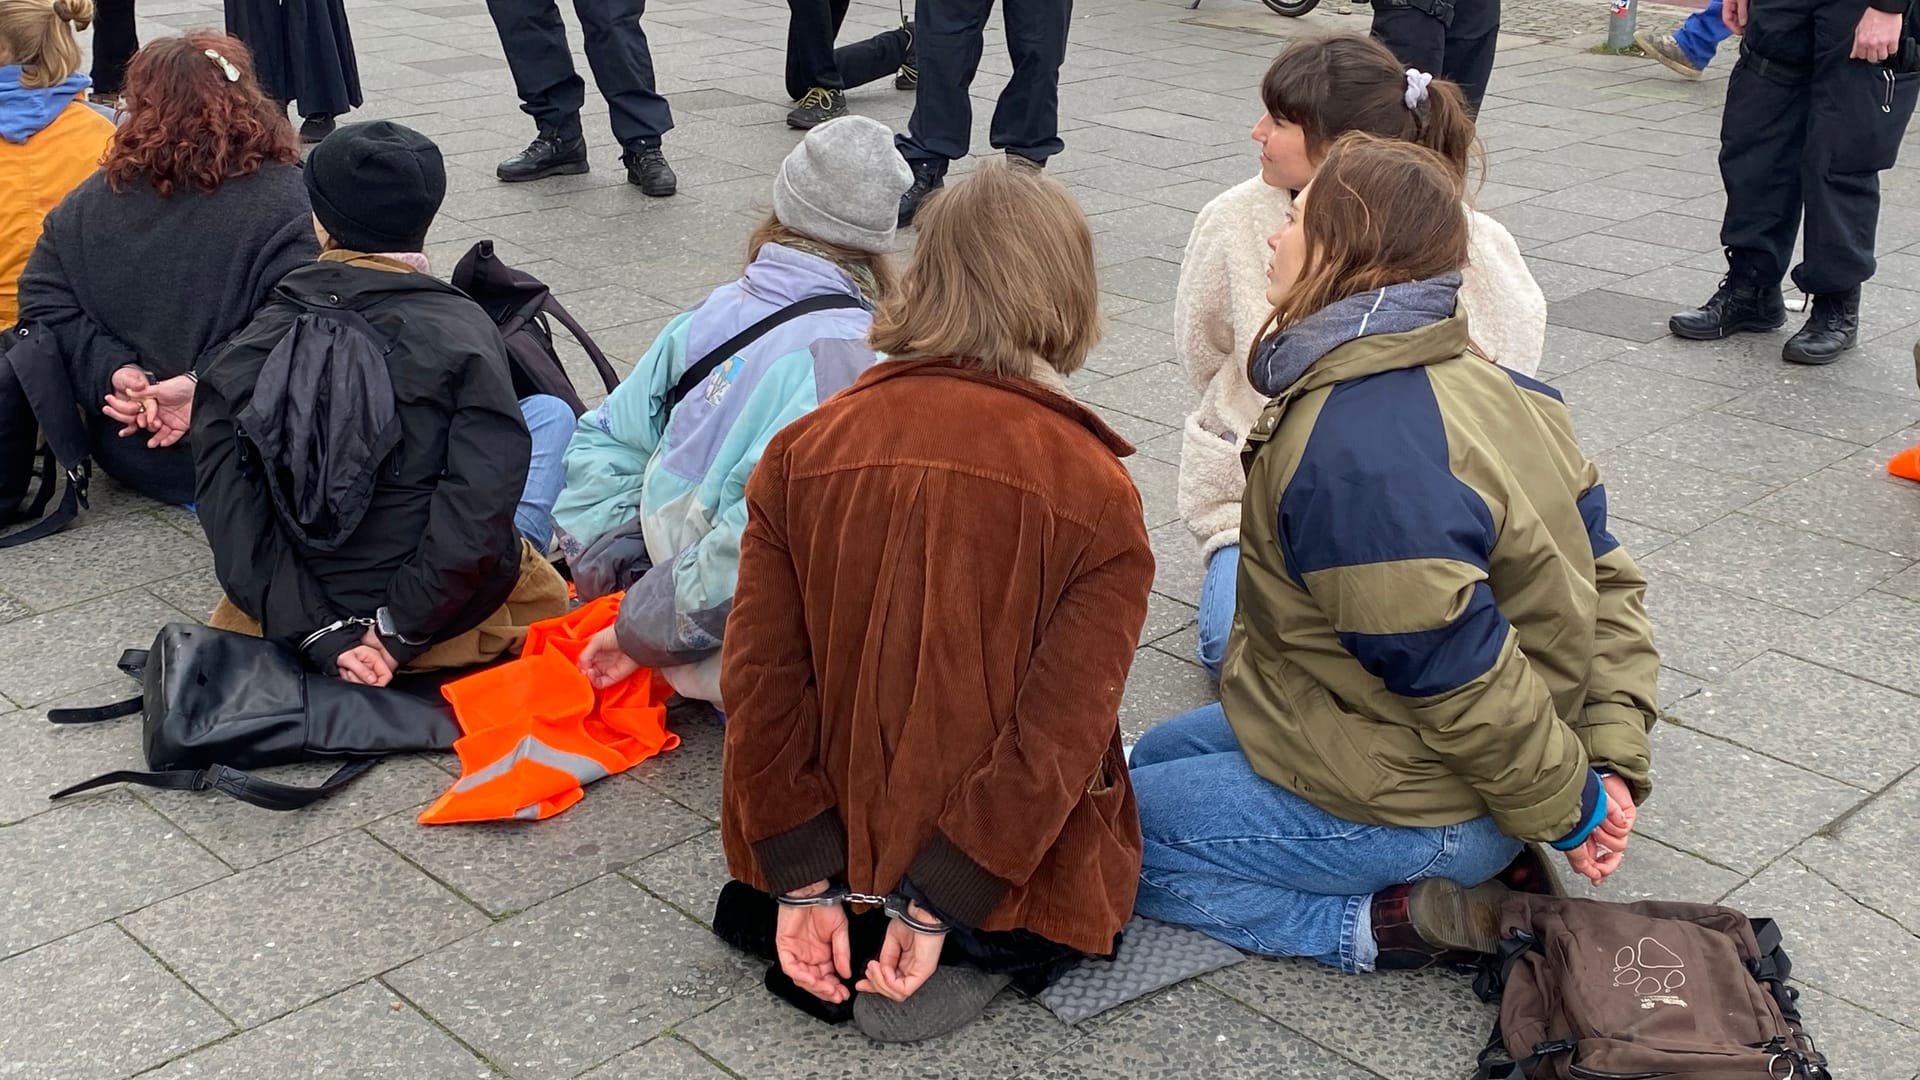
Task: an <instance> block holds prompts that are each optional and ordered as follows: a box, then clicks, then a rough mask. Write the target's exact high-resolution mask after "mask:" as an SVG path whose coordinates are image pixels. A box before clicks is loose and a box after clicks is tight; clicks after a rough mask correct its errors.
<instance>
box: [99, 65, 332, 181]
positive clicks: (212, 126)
mask: <svg viewBox="0 0 1920 1080" xmlns="http://www.w3.org/2000/svg"><path fill="white" fill-rule="evenodd" d="M209 49H211V50H213V51H214V52H216V53H218V54H219V56H220V59H215V58H214V57H210V56H208V55H207V50H209ZM223 60H224V63H222V61H223ZM229 70H231V71H232V72H234V73H237V74H238V75H239V78H237V79H230V78H228V72H229ZM123 94H124V103H123V105H122V109H123V110H124V112H125V114H126V115H125V118H124V120H123V121H122V123H121V124H120V130H119V131H118V132H116V133H115V134H114V137H113V142H112V143H110V144H109V145H108V147H107V154H106V157H105V158H104V159H103V160H102V161H101V163H100V164H101V167H102V168H103V169H104V170H105V171H106V174H107V185H108V186H109V187H111V188H112V189H113V190H115V191H127V190H129V189H131V188H134V187H136V186H139V185H142V184H145V185H150V186H151V187H152V188H153V190H155V191H157V192H159V193H160V194H161V195H165V196H171V195H173V194H174V193H175V192H177V191H186V190H189V189H191V190H195V191H213V190H215V189H216V188H218V187H219V186H220V185H221V184H223V183H225V182H226V181H228V180H232V179H234V178H235V177H241V176H251V175H253V174H254V173H256V172H259V171H260V167H261V166H262V165H265V164H266V163H268V162H278V163H280V164H282V165H292V164H294V163H296V162H298V161H299V160H300V147H299V143H298V142H296V141H295V139H294V134H293V125H292V124H290V123H288V122H287V116H286V109H285V106H282V105H278V104H276V103H275V102H274V100H273V99H272V98H269V97H268V96H267V95H266V94H265V93H264V92H262V91H261V89H260V83H259V81H258V80H256V79H255V78H254V76H253V55H252V54H251V53H249V52H248V51H247V47H246V46H245V45H242V44H241V43H240V42H239V40H238V39H236V38H231V37H228V36H227V35H225V34H220V33H215V32H214V31H212V30H195V31H192V32H190V33H187V34H184V35H182V36H180V37H166V38H157V39H155V40H153V41H150V42H148V43H147V45H146V47H145V48H142V49H141V50H140V51H139V52H137V53H135V54H134V56H133V62H132V63H130V64H128V65H127V78H126V83H125V84H124V87H123Z"/></svg>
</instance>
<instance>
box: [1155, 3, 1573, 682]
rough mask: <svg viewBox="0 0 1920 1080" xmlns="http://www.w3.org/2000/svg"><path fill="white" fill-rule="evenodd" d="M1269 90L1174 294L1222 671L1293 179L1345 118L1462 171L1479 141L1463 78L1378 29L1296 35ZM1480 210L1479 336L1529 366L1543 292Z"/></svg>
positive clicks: (1186, 503) (1467, 284)
mask: <svg viewBox="0 0 1920 1080" xmlns="http://www.w3.org/2000/svg"><path fill="white" fill-rule="evenodd" d="M1260 93H1261V97H1262V98H1263V99H1264V102H1265V106H1266V111H1265V112H1264V113H1262V114H1261V117H1260V122H1259V123H1258V124H1256V125H1254V128H1253V141H1254V142H1255V143H1258V144H1259V146H1260V174H1259V175H1258V176H1255V177H1254V178H1252V179H1251V180H1248V181H1246V182H1244V183H1242V184H1239V185H1238V186H1236V187H1232V188H1229V189H1227V191H1225V192H1223V193H1222V194H1221V195H1219V196H1218V197H1217V198H1215V199H1214V200H1213V201H1212V202H1210V203H1208V204H1207V205H1206V207H1205V208H1203V209H1202V210H1201V211H1200V216H1199V217H1198V218H1196V219H1195V220H1194V224H1193V234H1192V236H1191V238H1189V239H1188V241H1187V251H1186V257H1185V258H1184V260H1183V261H1182V262H1181V264H1180V288H1179V291H1178V293H1177V294H1176V295H1175V297H1174V330H1173V341H1174V351H1175V352H1176V353H1177V354H1179V357H1180V360H1181V362H1182V363H1183V364H1184V365H1185V366H1186V369H1187V375H1188V377H1189V378H1190V379H1191V380H1192V381H1193V384H1194V388H1195V389H1196V390H1198V391H1199V392H1200V404H1199V406H1198V407H1197V408H1196V409H1194V411H1193V412H1192V413H1191V414H1190V415H1188V417H1187V422H1186V427H1185V432H1184V435H1183V437H1182V441H1181V452H1180V485H1179V489H1178V499H1179V508H1180V516H1181V517H1182V518H1183V519H1185V521H1186V523H1187V528H1188V529H1189V530H1191V531H1192V533H1193V536H1194V539H1195V540H1196V541H1197V542H1198V543H1199V545H1200V552H1201V555H1200V557H1201V559H1202V561H1203V562H1204V564H1205V566H1206V579H1205V584H1204V586H1203V587H1202V589H1201V593H1200V616H1199V617H1200V644H1199V654H1200V662H1201V663H1202V664H1204V665H1206V667H1207V669H1208V670H1209V671H1211V672H1213V673H1214V674H1215V675H1218V674H1219V673H1220V660H1221V656H1222V655H1223V653H1224V652H1225V649H1226V644H1227V629H1228V627H1229V626H1230V625H1232V622H1233V588H1234V579H1235V568H1236V567H1237V566H1238V565H1239V562H1240V539H1239V525H1240V496H1241V493H1242V492H1243V491H1245V490H1246V474H1245V473H1244V472H1242V471H1241V468H1240V444H1241V441H1242V440H1243V439H1244V438H1245V437H1246V434H1247V431H1248V429H1250V428H1251V427H1252V426H1253V420H1254V417H1256V416H1258V415H1260V410H1261V408H1262V407H1263V406H1265V404H1266V395H1264V394H1262V393H1260V392H1259V391H1258V390H1256V389H1254V387H1253V386H1252V384H1250V383H1249V382H1248V381H1247V371H1246V363H1245V360H1246V356H1247V353H1248V351H1249V350H1250V349H1251V348H1252V347H1253V344H1254V337H1255V334H1256V333H1257V332H1258V330H1259V328H1260V325H1261V323H1262V322H1264V321H1265V320H1266V317H1267V315H1268V313H1269V312H1270V311H1271V310H1272V309H1271V306H1270V305H1269V304H1268V303H1267V301H1266V288H1267V281H1266V265H1267V249H1266V238H1267V237H1268V236H1271V235H1273V233H1274V232H1275V230H1277V229H1279V228H1280V223H1281V222H1282V221H1283V220H1285V219H1286V216H1287V207H1288V204H1289V203H1290V202H1291V201H1292V197H1293V196H1292V193H1293V192H1295V191H1299V190H1300V189H1301V188H1304V187H1306V185H1307V182H1308V181H1309V180H1312V179H1313V175H1314V169H1315V168H1316V167H1318V165H1319V164H1320V162H1321V160H1322V159H1324V158H1325V157H1326V155H1327V150H1328V148H1329V147H1330V146H1332V145H1333V141H1334V140H1335V139H1337V138H1339V137H1340V136H1341V135H1343V134H1345V133H1346V132H1349V131H1364V132H1367V133H1369V134H1372V135H1378V136H1380V137H1382V138H1388V139H1403V140H1405V141H1407V142H1416V143H1420V144H1421V145H1423V146H1427V147H1430V148H1432V149H1433V150H1435V151H1438V152H1439V153H1440V154H1441V155H1443V156H1444V157H1445V158H1446V159H1447V163H1448V164H1449V165H1451V166H1452V167H1453V169H1454V171H1455V172H1456V173H1457V174H1458V175H1459V176H1460V177H1461V178H1462V180H1463V181H1464V180H1465V178H1466V176H1467V171H1468V167H1469V164H1470V162H1471V161H1472V159H1473V157H1474V156H1475V145H1476V144H1475V136H1474V126H1473V117H1472V115H1471V114H1470V113H1469V112H1468V111H1467V105H1466V101H1465V99H1463V98H1462V97H1461V96H1460V89H1459V88H1458V87H1456V86H1455V85H1453V84H1452V83H1450V82H1445V81H1443V80H1434V81H1432V82H1431V83H1429V82H1428V81H1427V80H1426V77H1425V76H1420V75H1417V74H1416V73H1411V72H1408V71H1406V70H1405V69H1404V68H1403V66H1402V65H1401V64H1400V62H1399V61H1398V60H1396V59H1394V56H1393V54H1392V53H1391V52H1389V51H1387V48H1386V46H1384V45H1382V44H1380V43H1379V42H1377V41H1374V40H1373V39H1371V38H1365V37H1358V36H1344V37H1332V38H1324V39H1320V40H1304V41H1298V42H1295V43H1293V44H1291V45H1288V46H1287V47H1286V49H1284V50H1282V51H1281V53H1280V56H1279V57H1278V58H1277V59H1276V60H1274V62H1273V66H1272V67H1270V68H1268V69H1267V74H1266V78H1265V79H1264V80H1263V81H1262V82H1261V84H1260ZM1470 219H1471V223H1472V238H1471V240H1470V242H1469V248H1470V251H1471V258H1470V259H1469V260H1468V262H1467V268H1466V270H1465V271H1464V272H1463V277H1464V284H1463V285H1462V287H1461V290H1460V303H1461V306H1463V307H1464V308H1466V310H1467V313H1468V314H1469V315H1470V316H1471V317H1472V318H1473V320H1474V338H1475V340H1476V341H1477V342H1478V344H1479V346H1480V348H1481V349H1482V350H1483V351H1484V352H1485V355H1487V356H1488V357H1490V358H1492V359H1493V360H1494V362H1495V363H1498V364H1500V365H1502V366H1504V367H1508V368H1511V369H1513V370H1515V371H1518V372H1520V373H1521V374H1524V375H1531V374H1533V373H1534V371H1535V370H1536V369H1537V368H1538V367H1539V365H1540V353H1541V350H1542V349H1543V348H1544V347H1545V344H1546V334H1547V301H1546V298H1545V297H1543V296H1542V295H1541V293H1540V287H1539V286H1538V285H1536V284H1534V280H1533V275H1532V274H1530V273H1528V271H1527V264H1526V260H1525V259H1523V258H1522V257H1521V255H1520V247H1519V245H1518V244H1516V243H1514V240H1513V236H1512V235H1511V234H1510V233H1508V232H1507V230H1506V227H1505V226H1503V225H1501V224H1500V223H1499V222H1497V221H1495V220H1494V219H1492V218H1490V217H1488V216H1487V215H1485V214H1481V213H1473V214H1471V215H1470Z"/></svg>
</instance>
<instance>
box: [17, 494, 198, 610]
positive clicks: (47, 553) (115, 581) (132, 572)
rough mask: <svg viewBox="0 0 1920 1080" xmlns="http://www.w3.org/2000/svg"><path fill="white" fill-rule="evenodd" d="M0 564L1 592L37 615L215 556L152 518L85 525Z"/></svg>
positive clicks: (110, 519)
mask: <svg viewBox="0 0 1920 1080" xmlns="http://www.w3.org/2000/svg"><path fill="white" fill-rule="evenodd" d="M6 554H7V557H6V558H5V559H0V592H4V593H6V594H8V595H9V596H12V597H14V598H15V599H18V600H21V601H23V602H25V603H26V604H27V606H28V607H31V608H32V609H33V610H35V611H50V610H52V609H54V608H62V607H68V606H70V605H73V604H77V603H80V602H81V601H83V600H92V599H94V598H96V597H100V596H106V595H108V594H110V593H117V592H120V591H122V590H123V589H125V588H127V587H128V586H130V585H143V584H145V583H147V582H149V581H158V580H160V579H162V578H166V577H171V576H173V575H175V574H180V573H184V572H186V571H188V570H192V569H195V568H196V567H200V566H207V565H211V564H212V562H213V553H212V552H210V551H208V550H207V545H206V542H205V541H204V540H202V541H199V542H195V541H194V540H193V539H191V538H189V537H187V536H184V535H182V534H181V532H180V530H179V529H176V528H174V527H173V526H172V525H169V524H167V523H166V522H164V521H161V520H160V519H159V518H157V517H155V516H153V515H152V514H121V515H118V516H115V517H108V518H94V519H90V520H87V521H86V522H85V523H84V524H82V525H81V526H80V527H79V528H77V529H71V530H68V531H67V532H64V533H61V534H60V538H59V539H58V540H55V541H53V542H52V543H37V544H29V545H27V546H25V547H21V548H18V549H15V550H12V551H9V552H7V553H6Z"/></svg>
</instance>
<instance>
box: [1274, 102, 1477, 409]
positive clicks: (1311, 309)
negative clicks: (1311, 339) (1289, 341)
mask: <svg viewBox="0 0 1920 1080" xmlns="http://www.w3.org/2000/svg"><path fill="white" fill-rule="evenodd" d="M1460 188H1461V180H1460V176H1459V175H1458V174H1457V173H1455V172H1454V171H1453V168H1452V167H1451V164H1450V163H1449V162H1448V161H1447V160H1446V159H1445V158H1443V157H1441V156H1440V155H1439V154H1437V153H1435V152H1433V151H1432V150H1429V149H1427V148H1426V147H1424V146H1416V145H1414V144H1413V143H1408V142H1401V141H1399V140H1397V139H1383V138H1380V137H1378V136H1374V135H1368V134H1365V133H1363V132H1357V131H1356V132H1350V133H1348V134H1346V135H1343V136H1341V137H1340V139H1339V140H1338V141H1336V142H1335V143H1334V144H1333V149H1331V150H1329V151H1327V159H1326V160H1325V161H1324V162H1321V164H1320V168H1319V169H1318V170H1316V171H1315V172H1314V174H1313V184H1312V186H1311V187H1309V188H1308V189H1307V197H1306V205H1305V206H1304V207H1302V208H1301V212H1300V217H1299V220H1297V221H1295V222H1294V225H1293V227H1294V228H1296V229H1300V230H1303V239H1304V240H1305V241H1306V244H1305V248H1306V252H1305V262H1304V264H1303V265H1302V266H1301V267H1300V276H1299V277H1298V278H1297V279H1295V281H1294V283H1293V287H1292V288H1290V289H1288V290H1287V293H1286V295H1285V296H1283V297H1281V299H1280V304H1279V306H1278V307H1276V308H1275V309H1274V311H1273V314H1271V315H1269V316H1267V321H1266V323H1265V324H1263V325H1262V326H1261V327H1260V333H1258V334H1256V335H1255V336H1254V346H1253V351H1252V353H1250V354H1249V355H1248V357H1247V365H1248V370H1249V371H1251V370H1252V366H1253V360H1254V357H1255V356H1257V355H1258V354H1259V351H1260V343H1261V342H1262V341H1264V340H1265V339H1266V338H1267V337H1268V336H1269V335H1271V334H1274V333H1277V332H1279V331H1282V330H1285V329H1287V328H1289V327H1292V326H1296V325H1298V324H1299V323H1300V321H1301V320H1303V319H1305V318H1306V317H1307V316H1309V315H1312V314H1314V313H1315V312H1317V311H1320V310H1321V309H1323V308H1325V307H1326V306H1327V305H1329V304H1332V303H1334V302H1335V301H1338V300H1344V299H1346V298H1347V297H1349V296H1355V295H1358V294H1359V293H1363V292H1368V291H1370V290H1373V289H1378V288H1383V287H1385V286H1387V285H1397V284H1400V283H1402V282H1408V281H1424V280H1426V279H1427V278H1432V277H1438V276H1440V275H1441V274H1447V273H1453V272H1457V271H1458V270H1460V269H1461V268H1462V267H1464V266H1466V264H1467V241H1468V224H1467V210H1466V207H1465V206H1464V205H1463V204H1462V203H1461V191H1460ZM1296 205H1298V204H1296Z"/></svg>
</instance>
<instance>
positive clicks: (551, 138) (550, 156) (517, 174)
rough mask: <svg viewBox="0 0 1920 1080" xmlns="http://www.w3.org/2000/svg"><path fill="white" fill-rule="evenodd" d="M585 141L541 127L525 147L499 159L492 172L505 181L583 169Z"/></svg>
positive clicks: (535, 177)
mask: <svg viewBox="0 0 1920 1080" xmlns="http://www.w3.org/2000/svg"><path fill="white" fill-rule="evenodd" d="M588 168H589V166H588V165H587V140H586V139H584V138H582V137H581V136H579V135H565V134H562V133H561V132H559V131H556V130H550V129H547V128H541V129H540V134H538V135H536V136H534V138H533V141H532V142H530V143H528V144H527V148H526V149H525V150H522V151H520V152H519V153H518V154H515V155H514V156H512V157H510V158H508V159H507V160H505V161H503V162H501V163H500V164H499V166H497V167H496V168H495V169H494V170H493V174H494V175H495V176H498V177H499V178H500V179H502V180H504V181H506V182H507V183H509V184H519V183H524V182H526V181H528V180H541V179H544V178H546V177H549V176H572V175H574V174H576V173H583V172H586V171H587V169H588Z"/></svg>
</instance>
